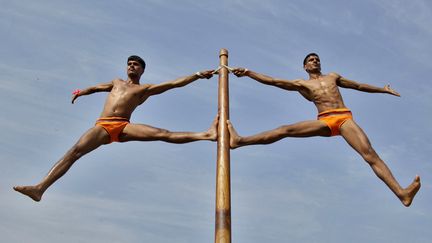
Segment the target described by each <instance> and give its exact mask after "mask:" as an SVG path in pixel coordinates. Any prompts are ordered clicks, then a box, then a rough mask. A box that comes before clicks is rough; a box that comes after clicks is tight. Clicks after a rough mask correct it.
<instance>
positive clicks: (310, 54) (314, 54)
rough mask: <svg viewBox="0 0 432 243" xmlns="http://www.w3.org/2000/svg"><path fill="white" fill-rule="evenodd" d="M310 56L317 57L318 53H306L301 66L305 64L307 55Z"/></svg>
mask: <svg viewBox="0 0 432 243" xmlns="http://www.w3.org/2000/svg"><path fill="white" fill-rule="evenodd" d="M311 56H317V57H318V58H319V56H318V54H316V53H314V52H312V53H309V54H307V55H306V57H305V58H304V59H303V66H304V65H306V62H307V59H308V58H309V57H311Z"/></svg>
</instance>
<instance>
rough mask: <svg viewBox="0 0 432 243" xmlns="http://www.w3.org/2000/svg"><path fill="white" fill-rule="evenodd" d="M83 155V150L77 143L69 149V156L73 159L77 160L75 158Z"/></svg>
mask: <svg viewBox="0 0 432 243" xmlns="http://www.w3.org/2000/svg"><path fill="white" fill-rule="evenodd" d="M83 155H84V153H83V150H82V149H81V148H80V146H79V145H74V146H73V147H72V148H71V149H70V150H69V156H70V157H71V158H73V159H74V160H77V159H79V158H81V157H82V156H83Z"/></svg>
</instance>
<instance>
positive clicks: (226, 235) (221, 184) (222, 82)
mask: <svg viewBox="0 0 432 243" xmlns="http://www.w3.org/2000/svg"><path fill="white" fill-rule="evenodd" d="M219 59H220V66H222V65H227V66H228V50H226V49H221V50H220V54H219ZM228 91H229V89H228V70H227V69H226V68H225V67H222V68H221V69H220V70H219V89H218V110H219V126H218V141H217V168H216V222H215V243H231V178H230V145H229V139H230V136H229V132H228V127H227V124H226V121H227V120H228V119H229V92H228Z"/></svg>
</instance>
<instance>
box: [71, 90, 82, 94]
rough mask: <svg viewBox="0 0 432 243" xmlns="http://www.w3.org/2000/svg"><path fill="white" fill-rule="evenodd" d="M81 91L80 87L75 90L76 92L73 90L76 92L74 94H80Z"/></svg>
mask: <svg viewBox="0 0 432 243" xmlns="http://www.w3.org/2000/svg"><path fill="white" fill-rule="evenodd" d="M80 92H81V90H80V89H76V90H74V92H72V94H74V95H78V94H79V93H80Z"/></svg>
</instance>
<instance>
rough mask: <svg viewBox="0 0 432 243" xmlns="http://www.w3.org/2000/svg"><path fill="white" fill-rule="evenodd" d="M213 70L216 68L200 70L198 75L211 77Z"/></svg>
mask: <svg viewBox="0 0 432 243" xmlns="http://www.w3.org/2000/svg"><path fill="white" fill-rule="evenodd" d="M213 72H214V70H206V71H202V72H198V73H197V75H198V77H199V78H206V79H210V78H211V77H213Z"/></svg>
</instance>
